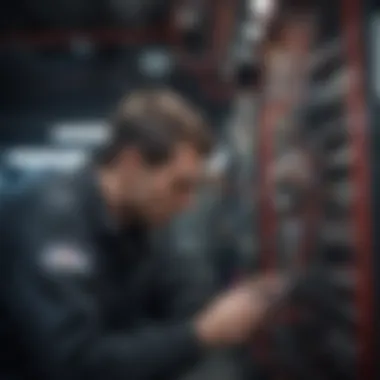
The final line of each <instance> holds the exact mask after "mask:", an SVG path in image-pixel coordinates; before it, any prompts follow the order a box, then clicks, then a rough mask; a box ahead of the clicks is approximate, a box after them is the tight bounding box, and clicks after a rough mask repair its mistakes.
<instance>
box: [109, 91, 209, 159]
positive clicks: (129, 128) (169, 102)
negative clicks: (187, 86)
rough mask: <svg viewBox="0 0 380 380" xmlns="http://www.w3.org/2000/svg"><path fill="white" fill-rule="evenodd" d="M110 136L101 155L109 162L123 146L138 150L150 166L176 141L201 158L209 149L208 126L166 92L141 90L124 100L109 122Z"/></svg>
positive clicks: (166, 155) (196, 112)
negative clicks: (185, 145)
mask: <svg viewBox="0 0 380 380" xmlns="http://www.w3.org/2000/svg"><path fill="white" fill-rule="evenodd" d="M110 126H111V128H112V137H111V141H110V144H109V146H108V148H107V149H106V151H105V153H106V154H105V155H104V156H103V161H105V163H106V162H109V161H111V160H112V159H113V158H115V157H116V156H117V154H118V153H119V151H120V149H121V148H123V147H125V146H128V145H130V146H134V147H137V148H139V149H140V150H141V152H142V153H143V155H144V158H145V159H146V160H147V161H148V162H150V163H151V164H160V163H163V162H164V161H165V160H168V159H169V158H170V155H171V153H172V151H173V147H174V145H175V144H176V143H178V142H186V143H189V144H191V145H192V146H193V147H194V148H195V149H196V150H197V151H198V152H199V154H201V155H207V154H208V153H209V152H210V150H211V149H212V145H213V143H212V136H211V132H210V130H209V128H208V125H207V123H206V121H205V120H204V118H203V117H202V116H201V114H200V112H199V110H198V109H196V107H194V106H193V105H191V104H190V103H189V102H187V101H186V100H185V99H183V98H182V97H181V96H179V95H178V94H176V93H174V92H172V91H170V90H167V89H165V90H145V91H144V90H142V91H138V92H134V93H132V94H130V95H129V96H127V97H126V98H124V99H123V100H122V101H121V102H120V104H119V106H118V107H117V109H116V112H115V114H114V115H113V117H112V119H111V123H110Z"/></svg>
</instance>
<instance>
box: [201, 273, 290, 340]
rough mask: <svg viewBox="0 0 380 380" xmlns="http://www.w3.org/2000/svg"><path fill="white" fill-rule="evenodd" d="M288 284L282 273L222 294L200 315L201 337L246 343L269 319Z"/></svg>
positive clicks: (249, 282) (259, 279)
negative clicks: (269, 314) (269, 313)
mask: <svg viewBox="0 0 380 380" xmlns="http://www.w3.org/2000/svg"><path fill="white" fill-rule="evenodd" d="M286 285H287V284H286V281H285V280H284V278H282V277H280V276H273V275H272V276H263V277H258V278H256V279H254V280H249V281H246V282H244V283H243V284H241V285H239V286H237V287H236V288H234V289H232V290H230V291H228V292H227V293H225V294H223V295H222V296H220V297H218V298H217V299H216V300H215V301H214V302H213V303H212V304H211V305H210V306H209V307H208V308H207V309H206V310H204V311H203V312H202V313H201V314H200V315H199V316H198V317H197V318H196V322H195V326H196V331H197V334H198V337H199V339H200V341H201V342H203V343H204V344H205V345H206V346H212V347H215V346H216V347H219V346H229V345H234V344H239V343H243V342H244V341H246V340H247V339H249V337H250V335H251V334H252V333H253V332H254V331H255V330H257V329H259V328H260V326H261V325H262V324H263V322H265V319H266V317H267V316H268V312H269V311H270V310H271V308H272V307H273V306H274V304H275V303H276V302H278V299H279V298H280V297H281V296H282V294H284V293H285V292H286V289H287V286H286Z"/></svg>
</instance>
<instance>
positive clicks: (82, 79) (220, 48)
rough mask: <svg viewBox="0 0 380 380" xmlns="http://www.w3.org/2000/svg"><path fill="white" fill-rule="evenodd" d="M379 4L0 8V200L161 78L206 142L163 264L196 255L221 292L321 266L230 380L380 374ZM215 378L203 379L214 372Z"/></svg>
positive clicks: (119, 3) (87, 145)
mask: <svg viewBox="0 0 380 380" xmlns="http://www.w3.org/2000/svg"><path fill="white" fill-rule="evenodd" d="M377 6H378V5H377V4H376V2H375V1H373V2H372V3H370V2H369V1H368V2H361V1H358V0H341V1H338V0H329V1H325V0H319V1H312V0H310V1H308V0H304V1H302V0H299V1H295V0H278V1H276V0H49V1H48V0H30V1H25V0H13V1H6V2H4V4H2V5H1V11H0V194H2V195H5V194H13V193H15V192H19V191H23V190H24V189H25V188H27V187H28V186H29V185H30V184H31V183H33V182H34V181H38V179H39V178H41V176H46V175H49V174H51V173H53V172H61V171H71V170H74V169H75V168H76V167H78V166H80V165H82V164H83V163H85V162H86V160H87V159H88V157H89V154H90V153H91V151H93V150H94V149H96V148H97V147H99V146H101V144H102V143H103V142H104V141H105V140H106V138H107V128H106V123H107V118H108V116H109V114H110V112H111V111H112V110H113V107H114V106H115V104H116V102H117V101H118V100H119V99H120V98H121V97H122V96H124V95H125V94H126V93H128V91H131V90H133V89H138V88H142V87H150V86H162V85H164V86H169V87H170V88H173V89H175V90H177V91H178V92H179V93H181V94H182V95H184V96H185V97H186V98H188V99H190V100H191V101H192V102H194V103H196V104H197V105H198V106H200V107H201V108H202V110H203V111H204V113H205V115H206V117H207V118H208V119H209V120H210V123H211V124H212V126H213V128H214V131H215V134H216V136H217V140H218V144H217V145H218V146H217V148H216V150H215V152H214V153H213V155H212V157H211V158H210V160H209V162H208V164H207V170H208V176H209V178H210V181H208V182H207V185H205V186H204V187H203V188H201V189H200V190H199V195H198V200H197V204H196V206H195V207H194V208H193V209H192V210H189V211H188V212H187V213H186V215H181V217H180V218H179V219H178V220H177V221H175V223H174V225H173V226H172V227H171V232H170V233H171V239H172V240H173V241H174V243H175V245H176V246H177V250H178V252H179V254H182V255H187V256H189V257H199V258H200V260H203V261H204V263H205V264H204V265H203V266H201V268H203V269H204V273H203V272H202V273H194V275H198V276H208V277H210V280H211V281H212V282H213V283H215V284H216V285H215V286H216V287H218V288H222V287H225V286H229V285H230V284H232V283H233V282H234V281H236V279H238V278H239V277H240V276H242V275H243V274H244V273H247V272H251V271H259V270H267V269H273V268H278V267H281V268H288V267H290V266H294V265H297V266H298V267H300V268H302V267H305V268H310V267H313V268H316V269H318V271H319V273H321V277H319V279H322V280H320V282H319V283H317V284H314V286H313V289H312V290H311V291H310V294H312V295H311V296H310V295H308V296H307V297H306V298H307V300H308V302H306V303H305V302H303V303H302V305H301V306H302V307H300V306H297V307H295V306H294V307H289V310H287V311H286V312H284V315H282V316H281V318H280V321H279V322H278V331H277V330H276V331H275V332H273V334H272V333H271V334H269V335H270V336H266V337H265V339H263V341H262V342H261V341H260V342H255V344H253V346H255V347H254V348H255V349H254V350H249V355H248V356H249V359H248V360H247V359H244V360H245V364H244V365H246V364H247V363H246V362H247V361H248V363H250V362H252V363H251V364H252V368H253V367H255V368H260V377H258V376H259V375H257V374H256V375H255V376H257V377H252V376H254V375H253V373H254V372H252V371H253V369H252V368H250V369H249V370H248V372H247V373H246V375H245V376H243V377H242V379H243V378H247V379H250V378H267V379H275V378H276V379H306V378H308V379H316V380H317V379H321V380H322V379H324V380H328V379H359V378H360V379H375V378H380V373H379V372H378V377H376V376H375V377H373V374H374V372H373V371H374V370H375V369H374V363H373V359H374V357H375V353H376V352H378V350H377V349H376V347H377V346H376V344H377V342H375V336H377V335H376V334H375V332H377V331H378V330H377V329H376V325H375V320H376V315H377V314H376V313H377V310H379V309H380V308H379V307H378V306H379V305H380V303H379V302H378V299H379V294H380V292H377V293H376V289H378V288H379V286H378V285H377V281H375V280H376V274H375V272H374V270H375V269H376V268H379V269H380V266H379V265H378V263H377V261H378V259H377V258H376V256H375V255H374V254H373V252H375V251H376V247H377V245H378V243H379V242H380V241H379V242H378V241H377V239H379V238H377V237H376V233H372V232H373V226H374V225H375V222H376V221H377V218H378V217H379V216H380V205H379V206H378V205H377V203H378V201H376V199H374V200H373V202H372V203H371V198H370V194H371V193H372V194H376V191H377V187H379V186H380V183H378V182H379V180H377V178H380V173H377V171H376V170H379V169H377V166H376V165H375V164H374V165H372V163H373V162H377V156H378V155H379V154H380V153H376V152H377V151H378V149H377V150H376V149H375V145H374V144H375V143H376V142H377V141H380V140H379V136H378V132H377V133H376V128H374V126H375V123H374V120H375V115H376V109H377V108H376V107H377V102H378V100H377V99H378V96H377V95H376V94H378V90H379V88H380V87H379V83H380V82H379V80H378V71H379V69H378V67H379V66H378V65H376V62H377V60H378V59H379V54H378V42H377V41H376V36H378V35H379V25H380V24H379V8H378V7H377ZM376 7H377V8H376ZM369 105H370V107H371V108H370V107H369ZM369 108H370V109H369ZM367 111H368V112H367ZM369 152H370V153H371V154H368V153H369ZM379 168H380V166H379ZM370 186H372V188H370ZM379 190H380V189H379ZM370 209H371V210H372V214H370V212H369V210H370ZM322 283H323V285H324V286H325V288H323V289H321V287H320V286H319V285H321V284H322ZM316 289H318V291H317V290H316ZM308 294H309V293H308ZM376 294H377V297H376ZM327 296H328V297H327ZM378 304H379V305H378ZM378 341H380V340H378ZM251 351H252V352H251ZM253 351H254V352H253ZM256 351H257V352H256ZM245 356H247V355H246V354H245ZM242 365H243V364H242ZM248 367H249V365H248ZM214 371H215V372H214V373H213V375H210V374H209V375H207V377H206V378H207V379H211V378H215V379H218V380H219V379H221V378H222V377H221V374H220V371H219V372H218V370H217V369H215V368H214ZM359 374H360V377H358V376H359ZM234 378H236V377H234Z"/></svg>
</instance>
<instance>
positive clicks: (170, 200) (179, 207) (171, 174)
mask: <svg viewBox="0 0 380 380" xmlns="http://www.w3.org/2000/svg"><path fill="white" fill-rule="evenodd" d="M202 173H203V159H202V157H201V156H200V155H199V154H198V153H197V152H196V150H195V149H194V148H193V147H191V146H189V145H187V144H181V145H178V147H177V148H176V151H175V154H174V156H173V158H172V159H171V160H170V161H169V162H168V163H167V164H164V165H162V166H158V167H149V166H145V165H144V164H141V167H140V168H139V169H138V170H137V171H136V176H135V180H136V187H135V189H134V192H135V194H134V198H135V200H136V204H137V205H138V211H139V214H140V215H142V216H143V218H144V220H145V221H147V222H148V224H151V225H161V224H163V223H165V222H168V221H170V219H171V218H172V217H173V216H175V215H177V214H179V213H180V212H181V211H183V210H184V209H186V208H187V207H188V206H189V205H190V204H191V202H192V200H193V198H194V196H195V194H196V192H197V188H198V185H199V182H200V180H201V176H202Z"/></svg>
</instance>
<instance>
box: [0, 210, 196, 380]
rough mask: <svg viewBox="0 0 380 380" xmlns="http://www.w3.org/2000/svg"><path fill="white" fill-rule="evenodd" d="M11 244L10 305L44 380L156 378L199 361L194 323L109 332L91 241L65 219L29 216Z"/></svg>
mask: <svg viewBox="0 0 380 380" xmlns="http://www.w3.org/2000/svg"><path fill="white" fill-rule="evenodd" d="M43 214H46V215H43ZM47 214H49V216H47ZM8 240H9V244H8V245H7V249H8V252H6V254H7V256H8V257H7V259H8V262H7V276H6V286H7V288H6V292H5V296H6V297H5V307H6V310H7V313H8V314H9V316H10V317H11V318H12V321H13V322H14V325H15V326H16V328H17V329H18V335H19V338H20V344H22V346H23V349H25V350H26V352H27V354H28V356H29V357H30V359H31V361H32V363H33V364H34V365H35V367H36V369H40V370H41V373H42V374H43V375H44V377H45V376H46V377H48V378H50V379H83V378H91V379H94V380H95V379H102V380H103V379H107V380H118V379H123V380H125V379H134V380H137V379H141V380H146V379H154V378H156V377H159V376H160V375H162V374H165V373H166V372H171V371H172V370H173V369H176V368H181V367H182V366H186V365H187V364H188V362H189V361H192V360H193V359H194V357H196V356H197V354H198V349H199V347H198V342H197V339H196V338H195V334H194V332H193V329H192V326H191V324H190V323H187V322H184V323H182V322H180V323H177V324H172V325H169V326H166V327H161V328H160V327H155V328H154V327H152V328H147V329H144V330H141V331H135V332H134V333H132V334H128V335H127V334H125V335H123V334H120V333H117V334H111V333H109V332H107V331H106V330H105V329H104V327H103V325H102V321H101V318H100V316H99V310H98V305H97V300H96V294H94V291H93V286H94V285H96V278H95V279H94V278H91V276H93V274H92V273H91V270H90V266H88V265H91V264H92V263H91V260H92V258H93V256H92V252H90V250H91V244H90V243H91V242H88V241H85V239H83V237H80V236H79V233H78V229H77V228H76V226H75V223H72V222H71V221H70V220H66V219H65V217H63V216H62V215H60V214H57V213H55V212H51V211H50V210H49V212H46V213H41V214H40V215H39V216H38V217H37V216H36V217H33V216H30V218H29V220H28V225H24V226H21V227H20V228H19V229H18V231H16V232H15V234H14V235H13V237H12V238H11V239H8ZM63 249H68V250H69V251H70V250H71V252H68V253H69V256H68V257H65V252H64V251H62V250H63ZM70 255H71V256H70ZM76 255H79V256H76ZM67 260H69V261H67ZM70 260H71V261H70ZM94 280H95V282H94ZM91 285H92V286H91Z"/></svg>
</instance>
